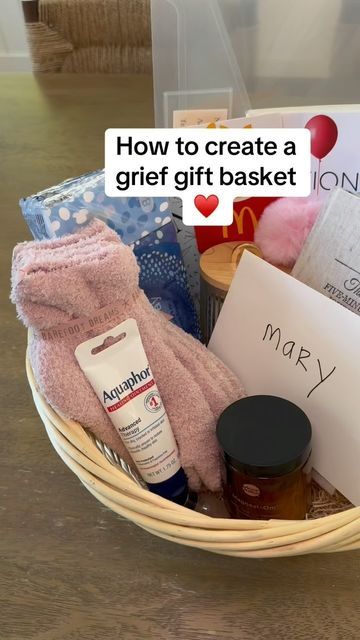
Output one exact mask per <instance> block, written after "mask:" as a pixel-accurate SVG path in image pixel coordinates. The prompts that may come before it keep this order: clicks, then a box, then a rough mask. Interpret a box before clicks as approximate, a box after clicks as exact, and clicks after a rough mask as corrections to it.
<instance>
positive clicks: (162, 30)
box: [151, 0, 360, 127]
mask: <svg viewBox="0 0 360 640" xmlns="http://www.w3.org/2000/svg"><path fill="white" fill-rule="evenodd" d="M151 16H152V42H153V72H154V100H155V118H156V126H158V127H163V126H172V123H173V111H174V110H182V109H209V108H223V109H227V111H228V117H229V118H230V117H236V116H241V115H244V113H245V111H246V110H247V109H248V108H249V107H250V106H251V107H253V108H256V107H280V106H293V105H311V104H317V105H320V104H335V103H347V102H350V103H351V102H356V103H358V102H360V85H359V82H358V77H359V72H358V60H359V58H360V0H151ZM248 94H249V96H250V101H249V97H248ZM250 102H251V104H250Z"/></svg>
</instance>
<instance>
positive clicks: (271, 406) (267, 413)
mask: <svg viewBox="0 0 360 640" xmlns="http://www.w3.org/2000/svg"><path fill="white" fill-rule="evenodd" d="M216 434H217V438H218V441H219V444H220V446H221V448H222V449H223V451H224V456H225V460H226V461H228V462H229V463H230V464H231V465H232V466H233V467H235V468H236V469H238V470H239V471H243V472H245V473H246V474H249V475H253V476H257V477H261V476H262V477H274V476H281V475H285V474H287V473H291V472H292V471H294V470H295V469H297V468H298V467H301V466H302V465H303V463H304V462H305V461H306V460H307V458H308V456H309V454H310V451H311V423H310V420H309V418H308V417H307V416H306V414H305V413H304V412H303V411H302V410H301V409H300V408H299V407H298V406H296V405H295V404H293V403H292V402H289V401H288V400H285V399H284V398H278V397H277V396H249V397H248V398H243V399H242V400H237V402H234V403H233V404H231V405H230V406H229V407H227V408H226V409H225V411H223V413H222V414H221V416H220V418H219V420H218V423H217V428H216Z"/></svg>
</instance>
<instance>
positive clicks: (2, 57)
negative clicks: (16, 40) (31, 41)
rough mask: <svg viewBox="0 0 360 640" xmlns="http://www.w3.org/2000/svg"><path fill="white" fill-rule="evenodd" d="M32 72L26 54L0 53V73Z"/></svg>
mask: <svg viewBox="0 0 360 640" xmlns="http://www.w3.org/2000/svg"><path fill="white" fill-rule="evenodd" d="M30 71H32V64H31V58H30V56H29V54H28V53H0V73H24V72H30Z"/></svg>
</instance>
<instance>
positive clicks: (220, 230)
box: [195, 198, 277, 253]
mask: <svg viewBox="0 0 360 640" xmlns="http://www.w3.org/2000/svg"><path fill="white" fill-rule="evenodd" d="M276 199H277V198H239V199H237V200H235V201H234V205H233V209H234V218H233V222H232V223H231V225H229V226H223V227H221V226H217V227H195V235H196V242H197V246H198V249H199V252H200V253H203V252H204V251H206V249H209V248H210V247H214V246H215V245H216V244H221V243H222V242H234V241H238V242H249V241H252V240H253V239H254V232H255V229H256V225H257V223H258V221H259V220H260V217H261V215H262V213H263V211H264V209H265V208H266V207H267V206H268V205H269V204H270V203H271V202H273V201H274V200H276Z"/></svg>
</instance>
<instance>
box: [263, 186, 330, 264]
mask: <svg viewBox="0 0 360 640" xmlns="http://www.w3.org/2000/svg"><path fill="white" fill-rule="evenodd" d="M321 206H322V202H321V201H320V200H315V199H314V198H279V200H276V201H275V202H272V203H271V204H270V205H269V206H268V207H266V209H265V211H264V213H263V214H262V216H261V218H260V221H259V224H258V226H257V229H256V231H255V237H254V239H255V242H256V244H257V245H258V246H259V247H260V249H261V251H262V253H263V255H264V258H265V260H267V261H268V262H271V264H275V265H282V266H285V267H290V268H291V267H293V266H294V264H295V262H296V260H297V258H298V257H299V255H300V251H301V249H302V247H303V245H304V242H305V240H306V238H307V237H308V235H309V233H310V231H311V229H312V227H313V225H314V222H315V220H316V218H317V216H318V214H319V212H320V209H321Z"/></svg>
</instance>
